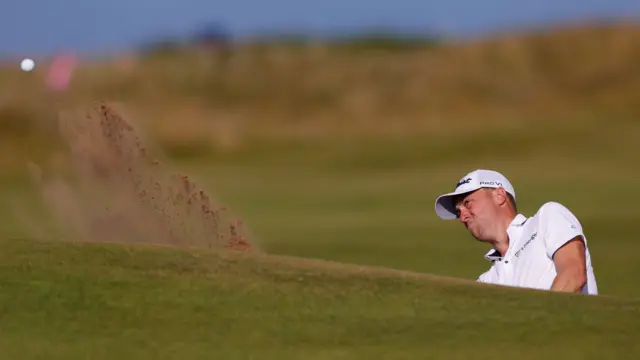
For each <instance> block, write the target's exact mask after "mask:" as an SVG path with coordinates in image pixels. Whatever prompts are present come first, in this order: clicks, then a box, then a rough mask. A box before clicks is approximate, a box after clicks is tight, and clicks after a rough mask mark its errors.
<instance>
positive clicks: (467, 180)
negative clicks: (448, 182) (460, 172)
mask: <svg viewBox="0 0 640 360" xmlns="http://www.w3.org/2000/svg"><path fill="white" fill-rule="evenodd" d="M470 182H471V178H466V179H463V180H460V181H459V182H458V183H457V184H456V189H457V188H459V187H460V185H464V184H468V183H470Z"/></svg>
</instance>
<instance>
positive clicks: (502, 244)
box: [493, 214, 517, 256]
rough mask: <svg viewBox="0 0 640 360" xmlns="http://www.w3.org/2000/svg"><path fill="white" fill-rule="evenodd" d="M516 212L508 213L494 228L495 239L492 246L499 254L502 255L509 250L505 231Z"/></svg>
mask: <svg viewBox="0 0 640 360" xmlns="http://www.w3.org/2000/svg"><path fill="white" fill-rule="evenodd" d="M516 215H517V214H509V215H508V216H505V217H504V220H503V221H501V222H499V223H498V224H497V228H496V234H497V236H496V239H495V242H494V243H493V247H494V248H495V249H496V250H498V252H499V253H500V255H502V256H504V255H505V254H506V253H507V250H509V233H507V229H508V228H509V226H510V225H511V223H512V222H513V219H515V217H516Z"/></svg>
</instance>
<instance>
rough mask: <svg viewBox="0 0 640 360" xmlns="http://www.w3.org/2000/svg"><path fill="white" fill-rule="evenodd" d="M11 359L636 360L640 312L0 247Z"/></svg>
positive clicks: (221, 262)
mask: <svg viewBox="0 0 640 360" xmlns="http://www.w3.org/2000/svg"><path fill="white" fill-rule="evenodd" d="M1 244H2V248H3V252H2V253H1V254H0V264H2V266H0V281H1V282H2V284H3V292H2V295H0V308H2V309H3V311H2V317H1V320H0V322H1V325H2V326H1V329H2V330H0V334H1V336H0V344H1V345H2V347H3V353H4V354H5V356H7V357H10V358H17V357H19V358H21V359H36V358H42V357H43V356H46V357H49V358H65V359H80V358H83V359H84V358H92V359H107V358H109V359H111V358H113V357H116V356H117V357H118V358H132V359H133V358H135V359H205V358H207V359H210V358H224V359H250V358H254V359H336V358H339V359H342V358H344V359H360V358H362V359H364V358H376V359H399V358H400V359H415V358H430V359H467V358H470V357H473V358H477V359H493V358H495V349H496V348H499V349H500V351H502V352H507V353H513V354H516V353H517V354H518V358H521V359H539V358H543V357H549V356H553V357H557V356H561V357H563V358H566V359H592V358H593V359H595V358H602V357H606V358H607V359H631V358H635V357H637V356H638V355H640V347H639V346H638V343H637V342H636V341H635V339H637V337H638V336H639V335H640V325H638V324H640V322H639V321H638V320H639V319H640V302H638V301H637V300H630V299H621V298H614V297H608V296H600V297H586V296H573V295H566V294H551V293H542V292H533V291H526V290H516V289H504V288H502V289H499V288H495V287H490V286H480V285H476V284H467V283H465V282H460V281H452V280H450V279H446V278H435V277H430V276H422V275H417V274H415V275H414V274H402V273H397V272H394V271H385V270H376V269H369V268H361V267H355V266H346V265H339V264H324V263H315V262H308V261H300V260H298V259H288V258H284V257H280V258H274V257H270V256H269V257H265V256H251V255H244V256H238V255H234V254H224V253H211V252H206V251H196V250H192V251H175V250H171V249H162V248H148V247H144V248H143V247H133V246H126V245H125V246H120V245H118V246H116V245H98V244H94V245H69V244H64V243H52V242H44V243H38V242H33V241H25V240H13V241H8V240H2V241H1Z"/></svg>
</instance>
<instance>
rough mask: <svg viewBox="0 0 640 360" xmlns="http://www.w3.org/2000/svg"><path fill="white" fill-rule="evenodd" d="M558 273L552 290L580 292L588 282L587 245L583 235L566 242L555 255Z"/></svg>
mask: <svg viewBox="0 0 640 360" xmlns="http://www.w3.org/2000/svg"><path fill="white" fill-rule="evenodd" d="M553 262H554V264H555V266H556V273H558V275H557V276H556V278H555V279H554V281H553V284H552V285H551V290H552V291H564V292H580V291H581V290H582V287H583V286H584V285H585V284H586V283H587V266H586V259H585V246H584V242H583V241H582V237H581V236H576V237H574V238H573V239H571V240H570V241H568V242H567V243H566V244H564V245H563V246H562V247H561V248H560V249H558V251H556V252H555V254H554V255H553Z"/></svg>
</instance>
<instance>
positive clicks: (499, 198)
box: [493, 188, 509, 206]
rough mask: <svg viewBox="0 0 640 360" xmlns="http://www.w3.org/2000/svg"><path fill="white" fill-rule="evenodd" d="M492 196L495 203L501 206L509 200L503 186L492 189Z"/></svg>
mask: <svg viewBox="0 0 640 360" xmlns="http://www.w3.org/2000/svg"><path fill="white" fill-rule="evenodd" d="M493 198H494V199H495V201H496V204H498V205H500V206H502V205H503V204H506V203H507V202H508V201H509V198H508V197H507V192H506V191H505V190H504V188H496V189H494V191H493Z"/></svg>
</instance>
